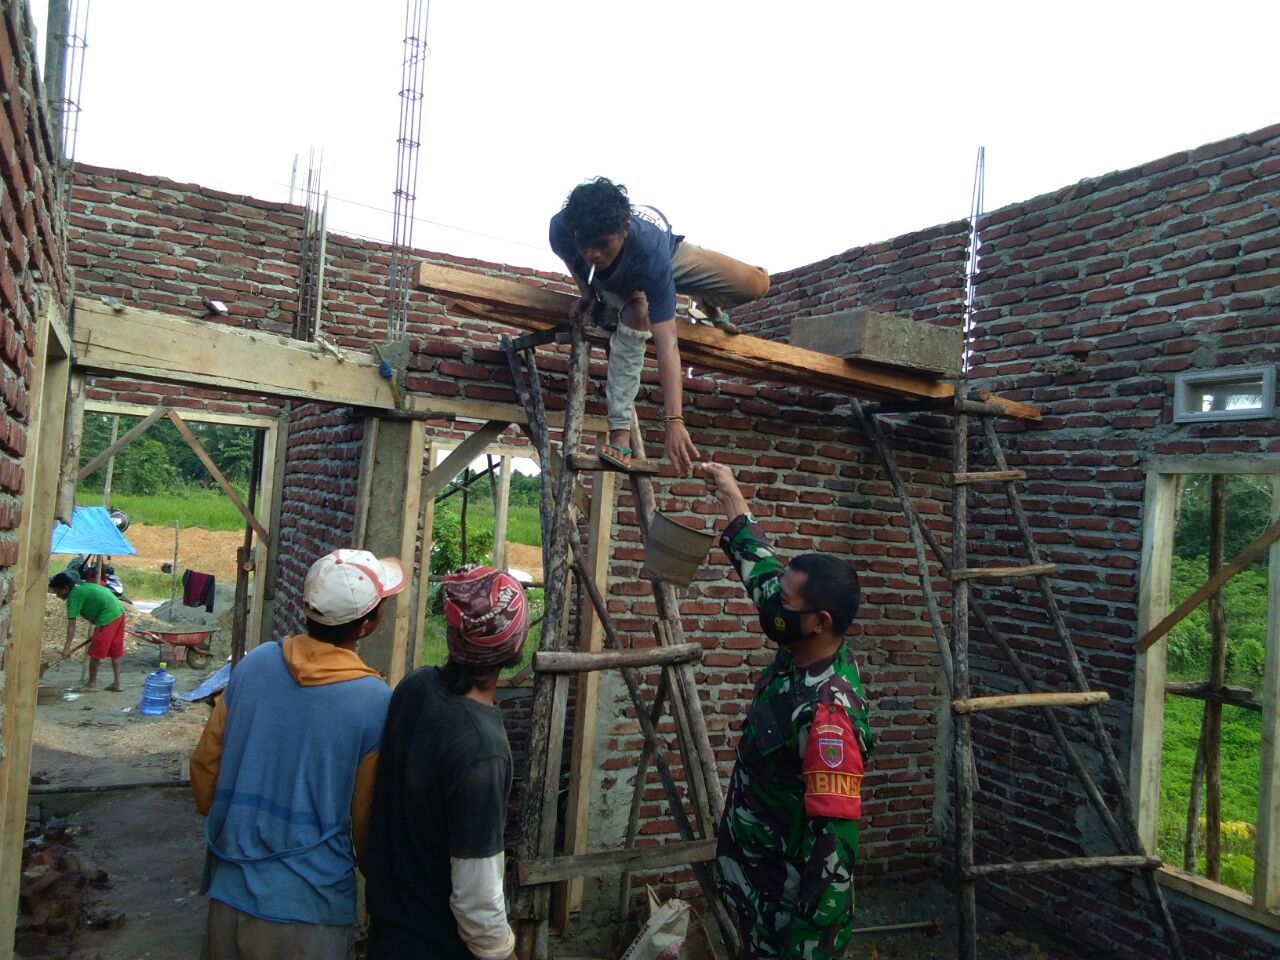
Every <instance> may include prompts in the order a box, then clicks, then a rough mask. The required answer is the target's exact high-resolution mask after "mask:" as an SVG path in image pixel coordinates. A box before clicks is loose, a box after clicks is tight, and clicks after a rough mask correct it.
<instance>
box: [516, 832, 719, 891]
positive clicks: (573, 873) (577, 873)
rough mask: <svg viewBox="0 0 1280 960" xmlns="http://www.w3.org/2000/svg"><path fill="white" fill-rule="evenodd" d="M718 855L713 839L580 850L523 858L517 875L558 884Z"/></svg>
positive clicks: (528, 880)
mask: <svg viewBox="0 0 1280 960" xmlns="http://www.w3.org/2000/svg"><path fill="white" fill-rule="evenodd" d="M715 858H716V841H714V840H680V841H677V842H675V843H662V844H656V845H655V846H652V847H631V848H630V849H628V848H625V847H624V848H623V849H621V850H604V851H602V852H600V853H580V854H578V855H577V856H572V857H549V858H548V859H546V860H522V861H521V862H520V863H518V864H517V865H516V876H517V877H518V878H519V880H520V885H521V886H522V887H528V886H533V885H534V884H538V883H555V882H556V881H558V880H571V879H573V878H574V877H593V876H599V875H600V874H609V873H621V872H623V871H624V870H631V871H641V870H660V869H662V868H663V867H681V866H686V865H689V864H694V863H706V862H707V861H708V860H714V859H715Z"/></svg>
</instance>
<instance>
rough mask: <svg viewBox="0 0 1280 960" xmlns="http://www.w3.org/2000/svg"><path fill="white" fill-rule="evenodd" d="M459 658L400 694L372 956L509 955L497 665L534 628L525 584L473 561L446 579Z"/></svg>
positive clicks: (390, 720) (378, 856)
mask: <svg viewBox="0 0 1280 960" xmlns="http://www.w3.org/2000/svg"><path fill="white" fill-rule="evenodd" d="M441 589H442V591H443V592H444V597H445V620H446V622H447V624H448V630H447V639H448V646H449V659H448V662H447V663H446V664H445V665H444V666H443V667H440V668H436V667H422V668H420V669H418V670H415V671H414V672H413V673H411V674H410V675H409V676H408V677H406V678H405V679H404V680H403V681H402V682H401V683H400V685H399V686H398V687H396V690H395V693H394V694H393V695H392V697H391V707H390V710H389V711H388V713H387V726H386V730H385V731H384V732H383V735H382V752H381V754H380V755H379V758H378V776H377V783H376V785H375V787H374V792H373V810H372V816H371V824H372V826H371V830H370V836H369V854H368V860H369V869H368V871H367V873H366V879H367V881H368V883H367V888H366V896H367V902H368V908H369V916H370V921H371V922H370V928H369V949H368V957H369V960H400V958H403V957H431V958H432V960H472V958H475V957H478V958H480V960H505V958H508V957H514V950H515V934H514V933H513V932H512V930H511V927H510V925H509V924H508V922H507V914H506V906H505V899H504V896H503V888H502V878H503V866H504V863H503V842H502V841H503V829H504V827H505V825H506V821H507V795H508V794H509V793H510V791H511V748H510V746H509V745H508V744H507V734H506V731H505V730H504V729H503V726H502V710H501V708H500V707H498V706H496V705H495V703H494V690H495V689H496V687H497V682H498V674H499V672H500V671H501V669H502V668H503V667H504V666H509V665H512V664H514V663H515V662H517V661H518V660H519V658H520V654H521V651H522V650H523V648H524V640H525V635H526V634H527V633H528V630H529V611H528V605H527V603H526V600H525V595H524V590H523V589H522V588H521V586H520V584H519V582H518V581H517V580H515V579H514V578H513V577H512V576H511V575H510V574H507V573H503V572H501V571H497V570H492V569H489V568H487V567H474V568H472V569H470V570H467V571H465V572H460V573H458V574H454V575H453V576H450V577H448V578H446V579H445V581H444V584H443V585H442V587H441Z"/></svg>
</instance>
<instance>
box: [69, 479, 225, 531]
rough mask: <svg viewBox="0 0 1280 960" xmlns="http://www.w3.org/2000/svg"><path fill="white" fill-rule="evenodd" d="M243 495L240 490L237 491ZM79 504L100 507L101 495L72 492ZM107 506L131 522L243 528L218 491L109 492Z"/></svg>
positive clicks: (156, 524)
mask: <svg viewBox="0 0 1280 960" xmlns="http://www.w3.org/2000/svg"><path fill="white" fill-rule="evenodd" d="M239 492H240V493H241V495H242V496H243V494H244V491H239ZM76 503H78V504H79V505H80V506H82V507H100V506H102V494H100V493H93V492H91V491H88V490H80V491H77V493H76ZM111 505H112V506H113V507H116V508H117V509H120V510H123V511H124V512H125V513H127V514H128V515H129V521H130V522H131V523H142V524H146V525H147V526H157V527H171V526H173V522H174V521H175V520H177V521H178V523H180V524H181V525H182V526H183V527H184V528H185V527H201V528H202V529H204V530H243V529H244V518H243V517H242V516H240V511H239V510H237V509H236V508H235V507H234V506H233V505H232V503H231V501H230V500H229V499H228V498H227V495H226V494H225V493H223V492H222V491H221V490H202V489H198V488H193V489H191V490H182V491H176V492H173V493H165V494H149V495H145V496H144V495H140V494H139V495H134V494H127V493H121V494H112V496H111Z"/></svg>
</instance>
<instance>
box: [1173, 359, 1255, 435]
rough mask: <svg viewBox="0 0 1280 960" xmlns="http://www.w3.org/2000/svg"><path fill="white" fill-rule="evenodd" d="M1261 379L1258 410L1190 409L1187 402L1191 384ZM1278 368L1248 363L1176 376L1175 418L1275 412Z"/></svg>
mask: <svg viewBox="0 0 1280 960" xmlns="http://www.w3.org/2000/svg"><path fill="white" fill-rule="evenodd" d="M1255 377H1259V378H1261V380H1262V406H1261V407H1259V408H1257V409H1256V410H1188V409H1186V402H1187V397H1188V394H1189V393H1190V392H1191V388H1192V387H1195V386H1199V385H1200V384H1206V383H1210V384H1212V383H1233V382H1235V381H1239V380H1252V379H1254V378H1255ZM1275 404H1276V368H1275V367H1274V366H1273V365H1272V364H1258V365H1254V366H1248V367H1222V368H1220V369H1217V370H1192V371H1188V372H1186V373H1178V374H1175V375H1174V378H1173V422H1174V423H1217V422H1220V421H1224V420H1257V419H1260V418H1263V417H1270V416H1273V415H1274V414H1275Z"/></svg>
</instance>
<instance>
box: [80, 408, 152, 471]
mask: <svg viewBox="0 0 1280 960" xmlns="http://www.w3.org/2000/svg"><path fill="white" fill-rule="evenodd" d="M166 410H167V408H166V407H165V406H164V405H163V404H162V405H161V406H158V407H156V408H155V409H154V410H152V411H151V412H150V413H148V414H147V416H146V418H145V419H143V420H142V421H140V422H139V423H135V424H134V425H133V426H132V427H130V428H129V429H128V430H126V431H125V434H124V436H123V437H121V438H120V439H119V440H117V441H116V442H115V443H113V444H111V446H109V447H107V449H105V450H103V451H102V452H101V453H100V454H98V455H97V456H96V457H94V458H93V459H92V460H90V461H89V462H88V463H86V464H85V465H84V466H83V467H81V468H80V471H79V472H78V473H77V474H76V482H77V483H79V482H80V481H81V480H83V479H84V478H85V477H87V476H89V475H90V474H92V473H93V472H94V471H95V470H97V469H98V468H99V467H100V466H102V465H103V464H104V463H106V462H107V461H108V460H110V459H111V458H112V457H114V456H115V455H116V454H117V453H119V452H120V451H121V450H123V449H124V448H125V447H127V446H128V445H129V444H130V443H132V442H133V441H134V440H136V439H137V438H138V437H140V436H142V435H143V434H144V433H146V432H147V431H148V430H149V429H151V425H152V424H153V423H155V422H156V421H157V420H159V419H160V418H161V417H163V416H164V415H165V412H166Z"/></svg>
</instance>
